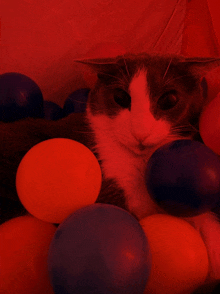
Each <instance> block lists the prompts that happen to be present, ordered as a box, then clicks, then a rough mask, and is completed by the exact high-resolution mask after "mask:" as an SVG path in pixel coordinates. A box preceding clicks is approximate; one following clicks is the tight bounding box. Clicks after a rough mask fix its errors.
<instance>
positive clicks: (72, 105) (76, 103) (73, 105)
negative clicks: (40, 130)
mask: <svg viewBox="0 0 220 294" xmlns="http://www.w3.org/2000/svg"><path fill="white" fill-rule="evenodd" d="M89 92H90V89H79V90H77V91H75V92H73V93H72V94H70V95H69V96H68V98H67V99H66V101H65V103H64V106H63V113H64V116H67V115H69V114H70V113H73V112H75V113H79V112H85V110H86V102H87V100H88V95H89Z"/></svg>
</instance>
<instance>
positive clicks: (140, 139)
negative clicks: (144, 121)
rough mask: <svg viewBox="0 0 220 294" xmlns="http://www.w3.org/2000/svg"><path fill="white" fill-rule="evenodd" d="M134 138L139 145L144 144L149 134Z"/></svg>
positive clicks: (138, 135) (137, 135) (135, 135)
mask: <svg viewBox="0 0 220 294" xmlns="http://www.w3.org/2000/svg"><path fill="white" fill-rule="evenodd" d="M133 136H134V137H135V139H136V140H137V141H138V142H139V143H141V144H143V143H144V141H145V140H146V139H147V138H148V137H149V134H147V135H146V134H133Z"/></svg>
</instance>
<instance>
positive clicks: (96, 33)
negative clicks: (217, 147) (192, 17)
mask: <svg viewBox="0 0 220 294" xmlns="http://www.w3.org/2000/svg"><path fill="white" fill-rule="evenodd" d="M185 10H186V0H162V1H161V0H147V1H146V0H135V1H134V0H126V1H123V0H80V1H79V0H77V1H76V0H75V1H73V0H62V1H60V0H47V1H44V0H38V1H34V0H20V1H16V0H7V1H2V2H1V4H0V11H1V17H2V34H1V68H0V73H4V72H10V71H13V72H14V71H16V72H20V73H23V74H26V75H28V76H29V77H31V78H32V79H34V80H35V81H36V82H37V83H38V85H39V86H40V88H41V89H42V91H43V96H44V99H45V100H52V101H54V100H56V102H59V104H61V105H62V103H63V100H64V98H65V97H66V95H68V94H69V91H72V90H75V89H76V88H78V87H83V86H84V81H83V79H82V77H81V74H80V69H78V67H77V65H76V64H74V59H78V58H84V57H85V56H87V53H88V52H89V51H90V50H91V49H92V48H93V47H94V46H96V45H97V44H101V43H102V44H103V43H109V42H110V43H114V44H116V46H117V45H118V46H122V47H123V48H125V50H126V51H128V52H133V53H138V52H143V51H148V52H151V51H157V52H161V53H164V52H166V53H180V50H181V41H182V31H183V26H184V16H185ZM58 100H59V101H58Z"/></svg>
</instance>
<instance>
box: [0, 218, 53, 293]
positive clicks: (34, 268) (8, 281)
mask: <svg viewBox="0 0 220 294" xmlns="http://www.w3.org/2000/svg"><path fill="white" fill-rule="evenodd" d="M55 231H56V227H55V226H54V225H52V224H50V223H47V222H43V221H41V220H39V219H36V218H34V217H32V216H21V217H17V218H14V219H11V220H10V221H7V222H5V223H4V224H2V225H1V226H0V240H1V242H0V256H1V262H0V272H1V274H0V293H2V294H3V293H4V294H12V293H13V294H29V293H31V294H53V293H54V292H53V289H52V286H51V284H50V280H49V273H48V268H47V256H48V251H49V246H50V243H51V240H52V238H53V236H54V233H55Z"/></svg>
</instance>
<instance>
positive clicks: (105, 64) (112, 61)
mask: <svg viewBox="0 0 220 294" xmlns="http://www.w3.org/2000/svg"><path fill="white" fill-rule="evenodd" d="M118 59H119V58H118V57H113V58H95V59H76V60H74V61H75V62H78V63H82V64H85V65H88V66H89V67H91V68H92V69H94V70H96V71H100V70H103V69H107V68H109V66H115V65H117V62H118Z"/></svg>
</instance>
